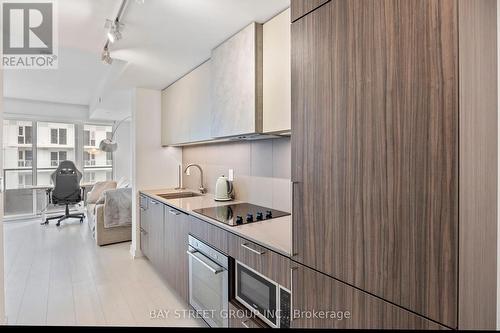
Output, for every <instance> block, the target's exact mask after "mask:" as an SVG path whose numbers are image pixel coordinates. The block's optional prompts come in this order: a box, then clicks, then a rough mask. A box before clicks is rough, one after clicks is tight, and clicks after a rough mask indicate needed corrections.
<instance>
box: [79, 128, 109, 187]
mask: <svg viewBox="0 0 500 333" xmlns="http://www.w3.org/2000/svg"><path fill="white" fill-rule="evenodd" d="M112 131H113V128H112V126H102V125H90V124H87V125H85V126H84V128H83V139H84V147H83V174H84V181H85V182H91V183H92V182H98V181H105V180H110V179H112V177H113V154H112V153H106V152H103V151H101V150H99V149H98V147H99V144H100V142H101V141H102V140H104V139H106V138H111V135H112V134H111V133H112Z"/></svg>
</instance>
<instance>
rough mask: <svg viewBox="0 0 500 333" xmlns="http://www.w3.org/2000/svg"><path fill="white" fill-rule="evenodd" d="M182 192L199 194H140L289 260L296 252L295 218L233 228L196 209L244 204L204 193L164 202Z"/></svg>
mask: <svg viewBox="0 0 500 333" xmlns="http://www.w3.org/2000/svg"><path fill="white" fill-rule="evenodd" d="M179 192H195V193H196V192H197V191H194V190H188V189H186V190H173V189H157V190H142V191H140V193H142V194H144V195H147V196H149V197H150V198H152V199H154V200H157V201H159V202H163V203H165V204H167V205H169V206H171V207H173V208H176V209H178V210H180V211H183V212H184V213H186V214H189V215H192V216H195V217H197V218H199V219H201V220H203V221H205V222H207V223H211V224H213V225H216V226H217V227H219V228H222V229H224V230H227V231H229V232H231V233H233V234H236V235H238V236H240V237H243V238H246V239H248V240H250V241H253V242H255V243H257V244H259V245H261V246H264V247H267V248H269V249H270V250H273V251H275V252H278V253H280V254H282V255H285V256H287V257H290V256H291V253H292V216H291V215H288V216H284V217H279V218H275V219H272V220H267V221H262V222H254V223H249V224H244V225H241V226H234V227H231V226H229V225H227V224H224V223H221V222H218V221H216V220H214V219H211V218H209V217H206V216H203V215H201V214H198V213H196V212H194V210H195V209H200V208H208V207H215V206H225V205H229V204H235V203H239V202H241V201H236V200H235V201H231V202H218V201H215V200H214V196H213V195H212V194H209V193H208V194H204V195H201V196H197V197H188V198H179V199H164V198H162V197H160V196H159V195H160V194H170V193H179Z"/></svg>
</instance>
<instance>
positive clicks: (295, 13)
mask: <svg viewBox="0 0 500 333" xmlns="http://www.w3.org/2000/svg"><path fill="white" fill-rule="evenodd" d="M328 1H330V0H292V1H291V2H290V8H291V11H292V16H291V19H292V22H293V21H296V20H297V19H299V18H301V17H302V16H304V15H306V14H307V13H309V12H311V11H313V10H314V9H316V8H318V7H319V6H321V5H322V4H324V3H326V2H328Z"/></svg>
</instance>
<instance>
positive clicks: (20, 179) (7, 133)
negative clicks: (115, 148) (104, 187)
mask: <svg viewBox="0 0 500 333" xmlns="http://www.w3.org/2000/svg"><path fill="white" fill-rule="evenodd" d="M3 126H4V127H3V128H4V131H3V141H2V145H3V155H4V158H3V165H4V171H5V173H4V175H5V181H4V184H5V185H4V189H5V195H4V211H5V216H7V217H12V216H14V215H21V214H22V215H26V214H33V213H34V212H40V210H41V209H43V208H44V207H42V206H43V202H44V200H43V196H44V193H45V192H44V191H43V190H37V189H34V188H33V185H39V186H44V185H50V184H51V179H50V175H51V174H52V173H53V172H54V170H55V169H56V168H57V167H58V166H59V164H60V163H61V162H62V161H65V160H69V161H76V160H79V161H80V160H82V161H81V162H79V164H77V167H78V168H79V169H80V170H81V171H82V173H83V176H84V178H83V181H84V182H90V183H94V182H97V181H104V180H109V179H112V177H113V154H112V153H105V152H102V151H100V150H99V149H98V146H99V143H100V142H101V140H103V139H106V138H111V136H112V127H111V126H107V125H84V126H82V127H83V128H81V127H80V131H81V132H80V133H77V129H78V128H79V127H77V126H76V125H75V124H72V123H57V122H41V121H40V122H38V121H22V120H7V119H6V120H4V122H3ZM33 126H36V127H33ZM82 132H83V133H82ZM82 134H83V139H84V140H83V142H81V143H79V146H76V142H77V137H79V135H82ZM77 153H78V154H81V155H80V156H82V157H83V159H81V158H77V156H78V155H76V154H77ZM75 164H76V163H75Z"/></svg>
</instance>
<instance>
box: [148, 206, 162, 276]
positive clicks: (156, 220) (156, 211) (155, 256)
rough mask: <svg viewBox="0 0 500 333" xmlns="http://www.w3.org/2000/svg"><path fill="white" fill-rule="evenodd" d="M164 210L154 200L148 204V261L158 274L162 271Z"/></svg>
mask: <svg viewBox="0 0 500 333" xmlns="http://www.w3.org/2000/svg"><path fill="white" fill-rule="evenodd" d="M164 208H165V205H164V204H162V203H161V202H158V201H155V200H151V201H150V202H149V209H148V210H149V212H150V213H149V216H150V228H149V229H150V231H149V253H150V256H149V259H150V260H151V262H152V263H153V266H155V268H156V269H157V270H158V271H159V272H162V271H163V243H164V242H163V226H164V213H163V212H164Z"/></svg>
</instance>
